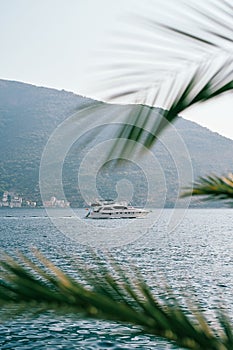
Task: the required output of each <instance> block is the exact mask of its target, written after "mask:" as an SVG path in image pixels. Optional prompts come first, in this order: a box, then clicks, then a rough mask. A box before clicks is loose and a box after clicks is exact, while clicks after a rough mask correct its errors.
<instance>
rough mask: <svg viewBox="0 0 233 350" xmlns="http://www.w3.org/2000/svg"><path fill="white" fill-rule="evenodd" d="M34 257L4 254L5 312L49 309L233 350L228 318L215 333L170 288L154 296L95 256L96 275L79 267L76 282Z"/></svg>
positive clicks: (136, 278) (189, 345)
mask: <svg viewBox="0 0 233 350" xmlns="http://www.w3.org/2000/svg"><path fill="white" fill-rule="evenodd" d="M35 254H36V257H37V263H35V262H33V261H32V260H31V259H29V258H27V257H26V256H25V255H22V254H21V255H19V257H18V259H15V258H14V259H13V258H11V257H10V256H7V255H6V256H5V257H4V259H2V260H1V261H0V267H1V270H0V304H1V307H2V309H1V313H3V312H4V310H5V308H6V307H9V306H10V307H11V308H12V307H13V306H14V307H17V308H18V310H19V312H21V313H22V312H25V311H27V312H28V309H29V307H30V310H31V311H32V312H33V310H34V311H36V312H43V311H45V310H49V309H50V310H54V311H55V312H59V313H61V312H63V313H65V314H68V313H70V314H72V315H74V314H77V315H78V316H81V317H89V318H93V319H105V320H110V321H117V322H125V323H127V324H133V325H138V326H140V327H141V328H142V329H143V331H144V332H148V333H151V334H154V335H156V336H158V337H161V338H163V339H166V340H168V341H172V342H173V343H174V344H177V345H178V346H180V347H183V348H186V349H199V350H200V349H203V350H206V349H209V350H211V349H213V350H225V349H232V348H233V330H232V327H231V325H230V323H229V321H228V320H227V317H226V316H225V315H224V313H221V312H220V313H219V316H218V319H219V329H218V330H216V329H212V328H211V327H210V326H209V322H208V321H207V320H206V319H205V317H204V316H203V314H202V313H201V312H200V311H198V309H197V308H196V310H194V308H192V309H189V310H188V308H187V307H186V308H184V306H182V305H180V304H179V303H178V301H177V300H176V298H175V297H174V295H173V294H172V293H171V291H170V290H169V289H168V288H165V289H164V290H163V299H160V298H159V297H157V296H155V295H153V294H152V292H151V290H150V288H149V287H148V285H147V284H146V283H145V281H143V279H142V277H141V276H140V274H139V273H138V272H137V271H136V272H135V273H134V275H133V276H132V274H129V273H128V274H127V273H126V271H125V270H124V271H123V270H122V269H121V268H120V266H119V265H118V264H117V263H116V262H112V263H110V260H108V267H107V266H103V264H102V263H101V264H100V261H98V258H97V257H96V256H95V258H94V259H95V262H96V267H95V270H92V272H90V271H89V270H88V269H85V268H83V267H78V268H77V276H76V278H74V277H71V276H69V275H67V274H65V273H64V272H62V271H61V270H60V269H59V268H57V267H56V266H55V265H53V264H52V263H51V261H49V260H47V259H46V258H45V257H44V256H42V255H41V254H40V253H39V252H36V253H35ZM13 312H14V313H15V308H14V309H13Z"/></svg>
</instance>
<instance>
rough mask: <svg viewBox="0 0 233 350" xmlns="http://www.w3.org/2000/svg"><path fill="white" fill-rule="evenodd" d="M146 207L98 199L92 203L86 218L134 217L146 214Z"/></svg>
mask: <svg viewBox="0 0 233 350" xmlns="http://www.w3.org/2000/svg"><path fill="white" fill-rule="evenodd" d="M148 213H149V211H148V210H146V209H141V208H135V207H133V206H130V205H128V204H127V203H125V202H122V203H117V202H114V201H112V200H105V201H101V200H98V201H96V202H94V203H92V204H91V208H90V209H89V211H88V213H87V215H86V218H90V219H123V218H124V219H134V218H141V217H144V216H146V215H147V214H148Z"/></svg>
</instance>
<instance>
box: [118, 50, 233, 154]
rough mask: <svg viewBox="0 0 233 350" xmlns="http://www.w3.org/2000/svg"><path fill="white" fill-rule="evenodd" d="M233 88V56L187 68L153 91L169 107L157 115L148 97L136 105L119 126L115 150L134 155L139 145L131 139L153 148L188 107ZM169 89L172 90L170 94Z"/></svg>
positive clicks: (156, 97)
mask: <svg viewBox="0 0 233 350" xmlns="http://www.w3.org/2000/svg"><path fill="white" fill-rule="evenodd" d="M232 89H233V56H232V57H231V58H229V57H227V58H225V57H218V58H217V59H216V60H211V61H208V62H207V63H206V62H204V63H203V64H202V65H200V66H194V67H193V69H192V71H191V73H190V71H187V72H185V73H183V74H178V75H177V76H176V77H174V78H172V79H170V80H169V82H166V84H164V86H163V85H161V86H160V87H159V88H158V89H157V91H156V89H154V91H153V93H154V96H155V100H154V101H153V103H152V104H153V105H155V104H156V101H159V100H160V103H159V104H162V105H163V106H165V107H166V108H165V109H159V111H158V113H157V115H156V117H155V113H153V111H154V110H155V109H154V108H153V107H148V105H151V102H150V101H149V100H148V99H147V98H145V103H144V105H141V106H140V108H138V107H137V106H132V108H131V113H130V114H129V115H128V117H127V118H126V120H125V124H124V125H122V126H121V127H119V133H118V135H117V138H118V140H117V141H116V144H115V146H114V153H115V155H116V154H117V151H118V154H117V155H118V156H119V158H120V157H126V156H129V155H132V153H133V152H134V151H135V148H134V147H132V143H131V144H130V142H128V141H129V140H130V141H134V142H136V143H137V144H142V145H143V146H144V147H147V148H150V147H152V145H153V144H154V142H155V141H156V139H157V137H158V135H159V134H160V133H161V131H162V130H163V129H164V128H165V127H166V126H167V125H168V124H169V123H171V122H173V121H174V119H175V118H176V117H177V116H178V115H179V114H180V113H181V112H183V111H184V110H186V109H187V108H189V107H191V106H192V105H194V104H195V103H198V102H203V101H206V100H209V99H212V98H214V97H216V96H218V95H220V94H222V93H225V92H227V91H229V90H232ZM167 91H168V93H167Z"/></svg>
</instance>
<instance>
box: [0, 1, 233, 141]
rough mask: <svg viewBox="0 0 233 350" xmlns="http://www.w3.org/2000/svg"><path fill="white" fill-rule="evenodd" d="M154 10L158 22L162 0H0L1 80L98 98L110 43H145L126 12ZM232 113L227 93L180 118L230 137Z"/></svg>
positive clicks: (110, 55) (111, 59) (111, 57)
mask: <svg viewBox="0 0 233 350" xmlns="http://www.w3.org/2000/svg"><path fill="white" fill-rule="evenodd" d="M190 1H191V0H190ZM192 1H194V2H195V0H192ZM196 1H197V0H196ZM177 4H178V5H181V4H182V0H167V2H166V5H167V6H168V5H169V6H170V7H171V9H172V8H175V7H174V6H177ZM152 6H153V11H154V15H155V16H157V18H160V12H161V11H162V9H163V6H164V1H160V0H154V1H151V0H145V1H143V2H142V1H140V0H118V1H113V0H98V1H96V0H67V1H65V0H40V1H37V0H0V47H1V55H0V78H1V79H8V80H17V81H22V82H26V83H31V84H35V85H39V86H45V87H53V88H57V89H65V90H68V91H73V92H75V93H77V94H81V95H89V96H92V97H95V96H96V97H98V98H99V96H100V95H99V93H100V91H101V89H102V85H101V83H99V79H100V76H101V74H102V73H103V71H104V70H106V67H107V68H108V69H109V67H111V64H112V62H114V59H115V57H114V55H116V51H115V50H114V49H113V47H114V45H115V44H114V43H115V42H116V43H118V44H119V42H120V43H122V42H124V40H125V43H126V45H127V43H128V42H129V41H130V40H135V39H137V38H139V40H141V41H142V42H143V37H142V38H141V37H140V35H141V27H140V25H138V26H137V25H136V26H135V23H134V26H132V23H131V22H130V19H129V18H130V17H129V14H130V13H132V12H134V13H135V14H140V15H144V16H147V15H148V14H151V12H152ZM168 18H169V17H168ZM119 33H121V34H119ZM122 33H128V35H125V36H124V35H122ZM118 35H119V37H117V36H118ZM119 47H120V46H119ZM124 58H125V56H124V55H121V59H124ZM126 59H128V60H129V62H130V59H131V60H134V56H132V54H131V55H129V56H128V57H127V58H126ZM144 64H145V65H146V64H147V62H144ZM98 73H99V74H98ZM100 73H101V74H100ZM102 76H103V74H102ZM98 84H99V86H100V88H99V91H98V93H97V90H98ZM92 87H94V89H93V88H92ZM232 111H233V99H232V95H226V96H221V97H220V98H217V99H216V100H215V101H210V102H208V103H206V104H203V105H199V106H197V107H195V108H193V109H190V110H188V111H186V112H185V114H183V115H184V116H185V117H186V118H187V119H191V120H193V121H196V122H198V123H200V124H202V125H204V126H207V127H208V128H209V129H211V130H213V131H217V132H218V133H220V134H222V135H225V136H227V137H230V138H232V139H233V119H232Z"/></svg>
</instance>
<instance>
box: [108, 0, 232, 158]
mask: <svg viewBox="0 0 233 350" xmlns="http://www.w3.org/2000/svg"><path fill="white" fill-rule="evenodd" d="M169 11H170V12H171V13H172V14H173V16H171V15H170V16H166V13H170V12H169ZM150 12H151V14H148V15H145V16H144V17H143V15H141V16H140V15H136V16H135V17H134V16H133V15H132V16H131V23H132V24H133V21H134V19H135V25H137V31H138V33H139V35H136V36H135V35H134V36H133V35H132V34H130V33H129V34H128V36H127V33H124V39H122V38H121V41H120V43H119V44H118V47H117V46H116V45H115V48H114V52H115V57H117V58H119V61H117V62H116V64H115V66H114V63H112V64H111V69H109V70H108V71H107V73H106V81H105V85H103V86H105V90H106V91H107V95H106V97H105V99H106V100H110V101H111V102H112V101H114V102H115V101H116V102H117V101H119V100H120V101H122V99H123V101H130V103H132V104H141V109H140V110H138V109H136V108H135V109H134V107H133V106H132V112H131V113H130V114H129V115H128V117H127V118H125V122H124V125H123V126H120V127H119V133H118V134H117V138H118V139H119V140H118V141H116V145H115V146H114V153H115V154H117V153H116V150H117V151H118V156H119V158H121V157H123V156H129V155H132V153H133V152H134V151H135V147H134V146H133V144H132V142H129V141H132V140H133V141H135V146H136V143H137V145H138V144H142V145H143V146H145V147H148V148H150V147H151V146H152V145H153V144H154V142H155V141H156V139H157V137H158V135H159V134H160V132H161V131H162V130H163V129H164V128H165V127H166V126H167V125H168V124H169V123H170V122H173V121H174V119H175V118H176V117H177V115H178V114H180V113H182V112H183V111H185V110H186V109H187V108H189V107H190V106H192V105H194V104H195V103H199V102H203V101H206V100H210V99H212V98H214V97H216V96H218V95H221V94H223V93H225V92H227V91H229V90H232V88H233V39H232V38H233V26H232V18H233V7H232V4H231V2H230V1H229V0H224V1H220V0H209V1H207V2H205V3H202V4H200V2H198V3H197V2H195V1H191V2H190V1H186V0H184V1H182V4H179V6H176V7H174V6H173V9H172V10H171V4H170V3H169V4H167V5H166V4H163V6H161V9H159V10H158V9H156V11H154V14H153V8H151V11H150ZM158 14H159V18H158ZM153 16H154V17H153ZM155 16H157V17H155ZM160 17H161V18H160ZM174 18H175V19H174ZM138 28H141V32H140V31H139V30H138ZM122 37H123V36H122ZM117 52H118V54H119V55H117ZM112 53H113V52H112V51H111V54H112ZM121 59H122V61H121ZM105 69H106V67H105ZM145 106H151V107H159V108H161V109H163V112H160V113H159V115H158V116H157V117H156V118H155V116H154V114H153V113H145V111H144V107H145ZM151 111H152V109H151ZM111 154H112V153H111Z"/></svg>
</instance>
